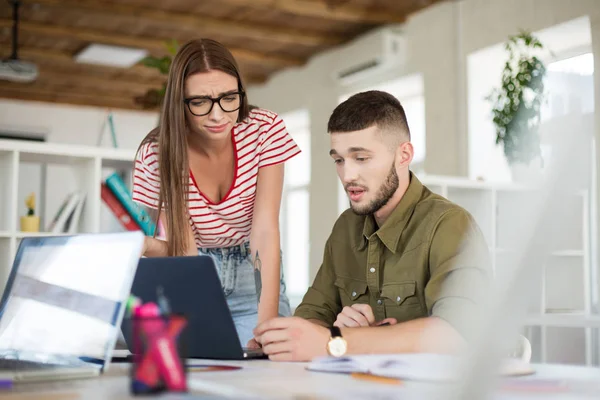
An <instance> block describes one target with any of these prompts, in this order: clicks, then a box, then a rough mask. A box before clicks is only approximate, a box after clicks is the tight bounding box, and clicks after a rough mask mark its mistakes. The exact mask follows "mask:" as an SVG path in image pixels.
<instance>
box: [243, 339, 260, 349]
mask: <svg viewBox="0 0 600 400" xmlns="http://www.w3.org/2000/svg"><path fill="white" fill-rule="evenodd" d="M246 347H247V348H249V349H260V344H258V342H257V341H256V339H255V338H252V339H250V340H249V341H248V344H247V345H246Z"/></svg>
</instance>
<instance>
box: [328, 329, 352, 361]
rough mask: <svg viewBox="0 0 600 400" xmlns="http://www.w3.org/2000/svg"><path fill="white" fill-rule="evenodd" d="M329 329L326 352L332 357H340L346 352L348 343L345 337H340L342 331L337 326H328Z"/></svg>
mask: <svg viewBox="0 0 600 400" xmlns="http://www.w3.org/2000/svg"><path fill="white" fill-rule="evenodd" d="M329 330H330V331H331V338H330V339H329V342H328V343H327V353H329V355H330V356H333V357H341V356H343V355H344V354H346V350H348V343H347V342H346V339H344V338H343V337H342V331H341V330H340V328H338V327H337V326H332V327H331V328H329Z"/></svg>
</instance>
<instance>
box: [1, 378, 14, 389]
mask: <svg viewBox="0 0 600 400" xmlns="http://www.w3.org/2000/svg"><path fill="white" fill-rule="evenodd" d="M12 386H13V381H12V380H10V379H0V389H10V388H12Z"/></svg>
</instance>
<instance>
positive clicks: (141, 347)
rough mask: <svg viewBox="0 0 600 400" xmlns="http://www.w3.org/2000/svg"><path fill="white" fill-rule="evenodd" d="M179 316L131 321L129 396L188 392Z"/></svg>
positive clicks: (182, 323) (184, 323)
mask: <svg viewBox="0 0 600 400" xmlns="http://www.w3.org/2000/svg"><path fill="white" fill-rule="evenodd" d="M186 326H187V319H186V318H185V317H184V316H182V315H178V314H170V315H167V316H158V317H142V316H136V317H131V319H130V327H131V339H132V346H131V347H132V348H131V350H130V351H131V352H132V354H133V356H132V361H133V362H132V365H131V393H132V394H134V395H141V394H154V393H161V392H165V391H166V392H187V390H188V388H187V368H186V363H185V359H186V357H185V346H184V344H185V340H184V339H185V328H186Z"/></svg>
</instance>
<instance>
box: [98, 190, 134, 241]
mask: <svg viewBox="0 0 600 400" xmlns="http://www.w3.org/2000/svg"><path fill="white" fill-rule="evenodd" d="M100 196H101V197H102V201H103V202H104V204H106V206H107V207H108V208H109V209H110V211H111V212H112V213H113V215H114V216H115V217H116V218H117V219H118V220H119V222H120V224H121V226H123V228H125V229H126V230H128V231H139V230H141V229H142V228H140V226H139V225H138V224H137V222H135V221H134V220H133V219H132V218H131V215H129V213H128V212H127V210H125V207H123V205H122V204H121V202H120V201H119V199H117V197H116V196H115V195H114V193H113V192H112V191H111V190H110V189H109V188H108V186H106V183H102V187H101V188H100Z"/></svg>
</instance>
